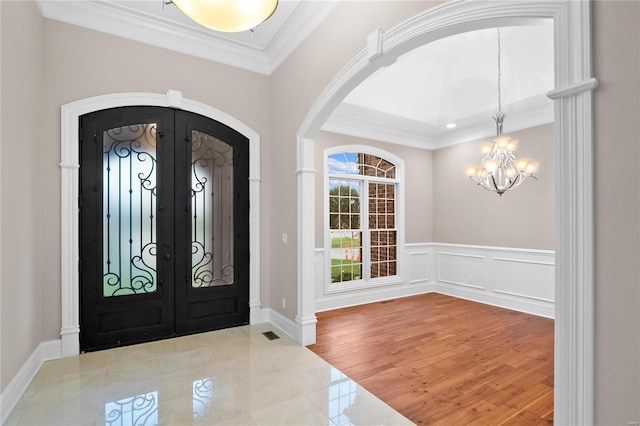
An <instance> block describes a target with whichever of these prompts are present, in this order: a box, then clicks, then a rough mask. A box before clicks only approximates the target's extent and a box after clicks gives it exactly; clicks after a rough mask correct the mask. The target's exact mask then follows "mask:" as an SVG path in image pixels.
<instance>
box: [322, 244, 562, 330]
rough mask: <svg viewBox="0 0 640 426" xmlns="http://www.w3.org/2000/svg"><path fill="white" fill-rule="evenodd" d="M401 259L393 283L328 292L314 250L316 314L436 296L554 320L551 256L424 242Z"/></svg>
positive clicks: (541, 252)
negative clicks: (394, 300)
mask: <svg viewBox="0 0 640 426" xmlns="http://www.w3.org/2000/svg"><path fill="white" fill-rule="evenodd" d="M403 260H404V264H405V268H404V269H403V271H404V272H403V275H401V276H399V277H398V279H397V280H396V283H395V284H389V283H387V284H385V285H384V286H377V287H369V288H354V289H353V290H352V291H342V292H340V293H338V294H336V293H328V292H326V291H325V290H324V289H325V288H326V283H325V282H324V280H325V277H326V274H325V273H324V268H323V265H324V250H323V249H316V250H315V265H316V268H315V294H316V311H327V310H332V309H340V308H344V307H347V306H354V305H361V304H365V303H373V302H379V301H382V300H388V299H394V298H398V297H406V296H413V295H417V294H424V293H430V292H436V293H441V294H447V295H450V296H453V297H459V298H462V299H467V300H471V301H474V302H479V303H485V304H489V305H493V306H498V307H502V308H506V309H512V310H516V311H520V312H526V313H529V314H533V315H538V316H543V317H547V318H554V315H555V301H554V300H555V253H554V252H553V251H547V250H528V249H518V248H504V247H490V246H469V245H459V244H442V243H421V244H406V245H405V257H404V259H403Z"/></svg>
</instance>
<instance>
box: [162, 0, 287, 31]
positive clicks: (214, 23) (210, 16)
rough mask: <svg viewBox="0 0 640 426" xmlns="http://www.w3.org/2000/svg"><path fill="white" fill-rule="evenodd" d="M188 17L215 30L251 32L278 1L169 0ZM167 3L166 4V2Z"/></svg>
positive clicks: (273, 8) (272, 9)
mask: <svg viewBox="0 0 640 426" xmlns="http://www.w3.org/2000/svg"><path fill="white" fill-rule="evenodd" d="M168 3H173V4H175V5H176V6H177V7H178V9H180V10H181V11H182V13H184V14H185V15H187V16H188V17H189V18H191V19H192V20H194V21H195V22H197V23H198V24H200V25H203V26H205V27H207V28H210V29H212V30H215V31H222V32H228V33H234V32H240V31H246V30H251V32H252V33H253V29H254V28H255V27H257V26H258V25H260V24H261V23H263V22H264V21H266V20H267V19H268V18H269V17H271V15H273V12H275V10H276V7H277V6H278V0H170V1H169V2H168ZM165 4H166V3H165Z"/></svg>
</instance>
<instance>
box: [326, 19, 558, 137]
mask: <svg viewBox="0 0 640 426" xmlns="http://www.w3.org/2000/svg"><path fill="white" fill-rule="evenodd" d="M500 33H501V35H500V39H501V63H502V73H501V91H502V110H503V111H504V112H505V113H506V114H507V118H506V119H505V132H509V131H514V130H519V129H523V128H527V127H531V126H534V125H538V124H543V123H549V122H551V121H553V103H552V101H551V100H549V99H548V98H547V97H546V93H547V92H548V91H550V90H552V89H553V88H554V76H553V26H552V22H551V21H540V22H539V23H538V25H533V26H519V27H505V28H502V29H501V30H500ZM497 64H498V59H497V30H496V29H495V28H490V29H485V30H480V31H473V32H468V33H463V34H458V35H455V36H452V37H448V38H445V39H441V40H438V41H435V42H432V43H430V44H427V45H425V46H422V47H420V48H418V49H415V50H413V51H411V52H409V53H407V54H405V55H403V56H401V57H400V58H398V60H397V62H396V63H394V64H392V65H391V66H388V67H386V68H382V69H380V70H378V71H377V72H376V73H375V74H373V75H372V76H371V77H369V78H368V79H367V80H365V81H364V82H363V83H362V84H360V85H359V86H358V87H357V88H356V89H354V90H353V91H352V92H351V93H350V94H349V95H348V96H347V97H346V98H345V99H344V101H343V102H342V104H340V105H339V106H338V108H337V109H336V111H335V112H334V114H333V115H332V117H331V118H330V119H329V121H328V122H327V123H326V124H325V126H324V127H323V129H325V130H330V131H337V132H340V133H347V134H352V135H354V136H361V137H367V138H374V139H378V140H383V141H387V142H395V143H399V142H400V143H403V144H407V145H412V146H418V147H426V148H429V149H437V148H440V147H443V146H447V145H450V144H453V143H459V142H464V141H467V140H472V139H476V138H481V137H486V136H489V135H492V134H495V123H494V121H493V119H492V116H493V115H495V113H496V111H497V109H498V93H497V92H498V84H497V79H498V70H497V67H498V65H497ZM448 123H455V124H456V127H455V128H454V129H448V128H447V127H446V125H447V124H448Z"/></svg>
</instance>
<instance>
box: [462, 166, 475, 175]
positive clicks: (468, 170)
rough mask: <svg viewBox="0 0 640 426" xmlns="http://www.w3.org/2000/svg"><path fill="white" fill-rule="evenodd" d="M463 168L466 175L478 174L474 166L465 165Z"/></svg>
mask: <svg viewBox="0 0 640 426" xmlns="http://www.w3.org/2000/svg"><path fill="white" fill-rule="evenodd" d="M465 170H466V172H467V176H469V177H475V176H477V175H478V168H477V167H476V166H470V167H467V168H466V169H465Z"/></svg>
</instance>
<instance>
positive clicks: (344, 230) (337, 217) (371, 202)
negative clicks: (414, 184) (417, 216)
mask: <svg viewBox="0 0 640 426" xmlns="http://www.w3.org/2000/svg"><path fill="white" fill-rule="evenodd" d="M327 171H328V173H329V174H330V175H333V176H330V178H329V194H328V196H329V230H328V232H330V234H331V237H330V239H331V278H332V282H344V281H348V280H352V279H359V278H361V270H362V267H363V266H364V267H366V268H367V269H368V270H370V271H371V277H372V278H375V277H383V276H389V275H395V274H396V273H397V272H396V269H397V267H396V261H397V260H396V252H397V250H396V231H395V226H396V218H395V214H396V201H395V193H396V183H386V182H385V180H384V179H396V168H395V165H394V164H393V163H391V162H390V161H387V160H385V159H383V158H381V157H378V156H376V155H371V154H365V153H354V152H343V153H338V154H333V155H331V156H329V158H328V170H327ZM338 175H340V176H338ZM358 176H367V177H368V178H367V179H364V178H360V179H359V178H358ZM364 186H366V187H367V192H368V194H367V195H368V197H367V205H364V206H361V202H362V197H361V196H360V194H361V190H362V188H363V187H364ZM362 213H364V214H367V219H368V221H366V223H363V220H362V219H361V217H360V214H362ZM363 227H364V228H365V229H364V231H366V232H369V234H368V235H369V239H370V246H368V247H367V249H368V250H369V256H366V257H367V263H368V264H366V265H363V263H362V259H363V256H362V250H363V247H362V243H361V238H360V236H359V232H360V231H361V228H363ZM349 231H351V232H349ZM355 231H358V233H357V234H353V232H355ZM354 235H357V238H354V237H353V236H354Z"/></svg>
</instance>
